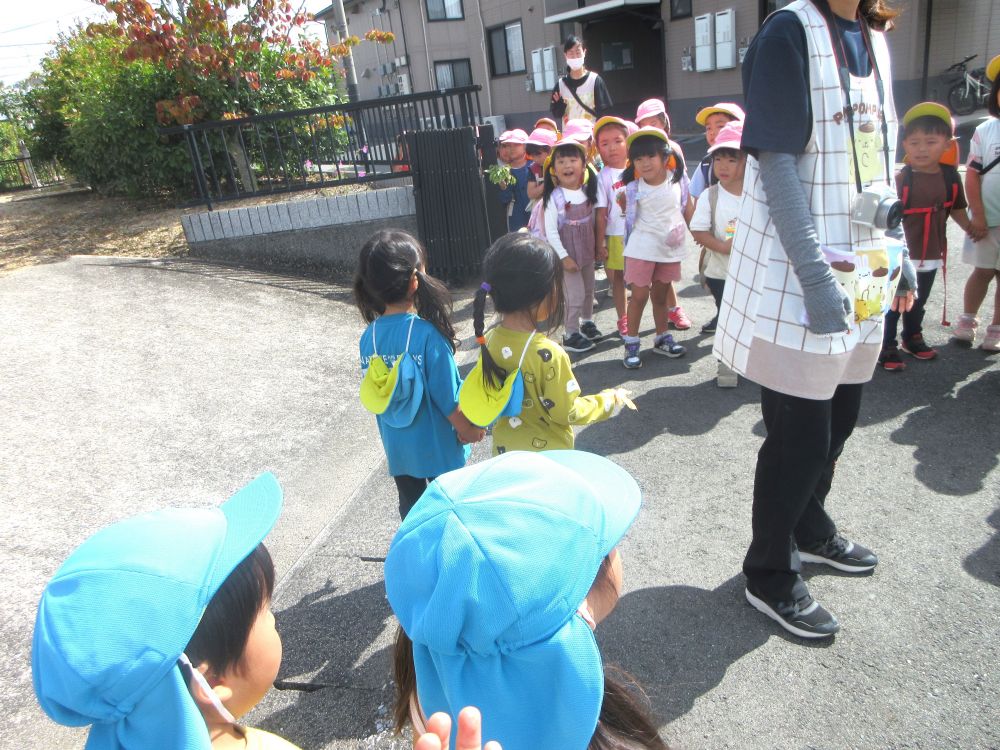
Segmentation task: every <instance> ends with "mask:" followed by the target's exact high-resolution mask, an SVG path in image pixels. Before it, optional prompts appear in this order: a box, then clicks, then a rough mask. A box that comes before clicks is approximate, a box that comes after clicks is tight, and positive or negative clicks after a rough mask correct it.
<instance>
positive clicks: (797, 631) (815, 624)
mask: <svg viewBox="0 0 1000 750" xmlns="http://www.w3.org/2000/svg"><path fill="white" fill-rule="evenodd" d="M746 596H747V601H748V602H750V605H751V606H752V607H753V608H754V609H756V610H758V611H759V612H763V613H764V614H765V615H767V616H768V617H770V618H771V619H772V620H774V621H775V622H776V623H778V624H779V625H780V626H781V627H783V628H784V629H785V630H787V631H788V632H789V633H791V634H793V635H797V636H799V637H800V638H829V637H830V636H832V635H833V634H834V633H836V632H837V631H838V630H840V623H839V622H837V618H836V617H834V616H833V615H832V614H830V613H829V612H827V611H826V610H825V609H824V608H823V607H821V606H820V603H819V602H818V601H816V600H815V599H813V598H812V596H810V595H809V594H806V595H805V596H803V597H802V598H800V599H796V600H795V601H787V602H776V601H771V600H769V599H765V598H764V597H763V596H761V595H759V594H755V593H754V592H752V591H751V590H750V586H749V584H748V585H747V588H746Z"/></svg>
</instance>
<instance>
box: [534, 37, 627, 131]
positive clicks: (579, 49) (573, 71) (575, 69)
mask: <svg viewBox="0 0 1000 750" xmlns="http://www.w3.org/2000/svg"><path fill="white" fill-rule="evenodd" d="M563 53H564V54H565V55H566V65H567V66H568V67H569V74H568V75H564V76H563V77H562V78H560V79H559V82H558V83H557V84H556V87H555V88H554V89H552V103H551V104H550V105H549V111H550V112H552V115H553V117H555V118H556V119H560V118H561V120H562V123H563V124H564V125H565V124H566V122H567V121H569V120H575V119H579V118H583V119H585V120H590V121H591V122H594V121H596V120H597V118H599V117H600V116H601V115H603V114H605V113H606V112H607V111H608V110H610V109H611V106H612V101H611V95H610V94H608V87H607V86H605V85H604V79H603V78H601V77H600V76H599V75H597V73H595V72H594V71H592V70H587V66H586V57H587V48H586V47H584V46H583V40H582V39H580V37H578V36H574V35H570V36H568V37H566V41H565V42H564V43H563Z"/></svg>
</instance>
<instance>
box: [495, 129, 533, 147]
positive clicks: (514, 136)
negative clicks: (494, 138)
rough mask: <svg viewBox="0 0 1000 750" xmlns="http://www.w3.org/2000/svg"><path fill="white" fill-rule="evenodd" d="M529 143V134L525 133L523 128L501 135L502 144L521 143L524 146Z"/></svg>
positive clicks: (507, 131) (506, 131)
mask: <svg viewBox="0 0 1000 750" xmlns="http://www.w3.org/2000/svg"><path fill="white" fill-rule="evenodd" d="M527 142H528V134H527V133H525V132H524V131H523V130H521V128H514V129H513V130H505V131H504V132H502V133H501V134H500V143H520V144H524V143H527Z"/></svg>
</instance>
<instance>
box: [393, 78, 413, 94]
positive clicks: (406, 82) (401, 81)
mask: <svg viewBox="0 0 1000 750" xmlns="http://www.w3.org/2000/svg"><path fill="white" fill-rule="evenodd" d="M396 85H397V86H398V87H399V93H400V94H403V95H406V94H409V93H411V91H410V74H409V73H397V74H396Z"/></svg>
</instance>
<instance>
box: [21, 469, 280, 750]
mask: <svg viewBox="0 0 1000 750" xmlns="http://www.w3.org/2000/svg"><path fill="white" fill-rule="evenodd" d="M281 502H282V494H281V487H280V486H279V485H278V482H277V480H276V479H275V478H274V476H273V475H271V474H263V475H261V476H260V477H258V478H257V479H255V480H254V481H253V482H251V483H250V484H248V485H247V486H246V487H244V488H243V489H241V490H240V491H239V492H237V493H236V494H235V495H233V496H232V497H231V498H230V499H229V500H227V501H226V502H225V503H223V504H222V505H221V506H220V507H218V508H203V509H193V508H172V509H165V510H160V511H155V512H152V513H146V514H143V515H140V516H135V517H133V518H128V519H126V520H124V521H120V522H119V523H116V524H113V525H111V526H109V527H107V528H105V529H102V530H101V531H98V532H97V533H96V534H94V535H93V536H92V537H90V538H89V539H87V540H86V541H85V542H84V543H83V544H81V545H80V547H78V548H77V549H76V550H75V551H74V552H73V553H72V554H71V555H70V556H69V558H68V559H67V560H66V561H65V562H64V563H63V565H62V566H61V567H60V568H59V570H58V571H57V572H56V574H55V575H54V576H53V577H52V580H51V581H49V583H48V585H47V586H46V587H45V590H44V592H43V593H42V598H41V601H40V602H39V605H38V613H37V617H36V619H35V631H34V637H33V641H32V649H31V667H32V676H33V679H34V687H35V694H36V696H37V697H38V701H39V703H40V704H41V706H42V708H43V709H44V711H45V713H46V714H48V715H49V717H51V718H52V719H53V720H55V721H57V722H59V723H60V724H65V725H68V726H87V725H91V728H90V733H89V736H88V738H87V750H133V749H134V750H147V749H148V748H157V750H209V748H216V749H217V748H226V747H248V748H255V749H257V750H296V748H295V746H294V745H292V744H291V743H289V742H287V741H285V740H283V739H281V738H280V737H277V736H275V735H273V734H270V733H268V732H264V731H261V730H257V729H251V728H247V727H243V726H240V725H239V724H237V723H236V719H237V718H238V717H240V716H242V715H244V714H245V713H247V712H248V711H249V710H250V709H251V708H253V706H254V705H256V704H257V703H258V702H259V701H260V700H261V698H263V697H264V694H265V693H266V692H267V690H268V689H269V688H270V687H271V685H272V684H273V682H274V678H275V675H276V674H277V672H278V667H279V665H280V663H281V639H280V638H279V637H278V633H277V632H276V631H275V628H274V615H272V614H271V609H270V602H271V593H272V590H273V588H274V564H273V563H272V561H271V556H270V554H269V553H268V551H267V549H266V548H265V547H264V545H263V543H262V540H263V539H264V537H265V536H266V535H267V533H268V532H269V531H270V530H271V527H272V526H273V525H274V523H275V521H276V520H277V518H278V514H279V513H280V511H281Z"/></svg>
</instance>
